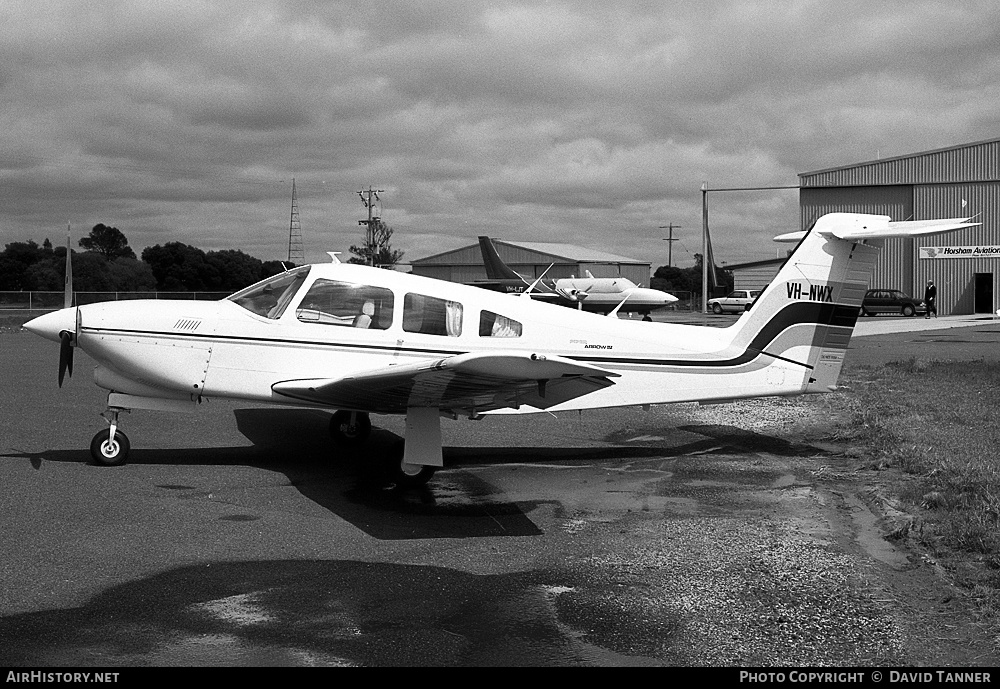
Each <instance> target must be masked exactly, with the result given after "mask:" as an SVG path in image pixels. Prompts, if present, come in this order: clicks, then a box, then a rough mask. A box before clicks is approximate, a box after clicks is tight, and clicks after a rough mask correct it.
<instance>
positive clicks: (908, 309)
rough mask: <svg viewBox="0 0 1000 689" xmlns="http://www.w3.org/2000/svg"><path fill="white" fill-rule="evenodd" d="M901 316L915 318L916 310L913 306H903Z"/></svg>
mask: <svg viewBox="0 0 1000 689" xmlns="http://www.w3.org/2000/svg"><path fill="white" fill-rule="evenodd" d="M903 315H904V316H906V317H907V318H909V317H910V316H915V315H917V310H916V309H915V308H913V304H903Z"/></svg>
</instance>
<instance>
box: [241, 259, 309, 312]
mask: <svg viewBox="0 0 1000 689" xmlns="http://www.w3.org/2000/svg"><path fill="white" fill-rule="evenodd" d="M307 275H309V266H303V267H302V268H296V269H295V270H291V271H288V272H285V273H279V274H278V275H275V276H273V277H270V278H268V279H267V280H263V281H261V282H258V283H257V284H255V285H251V286H250V287H247V288H246V289H244V290H240V291H239V292H237V293H235V294H233V295H230V296H228V297H226V299H228V300H229V301H232V302H235V303H236V304H239V305H240V306H242V307H243V308H244V309H246V310H247V311H252V312H253V313H255V314H257V315H258V316H263V317H264V318H271V319H277V318H281V314H283V313H284V312H285V309H286V308H287V307H288V304H289V303H290V302H291V301H292V297H294V296H295V293H296V292H298V291H299V288H300V287H301V286H302V283H303V282H304V281H305V279H306V276H307Z"/></svg>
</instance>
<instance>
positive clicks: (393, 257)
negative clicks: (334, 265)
mask: <svg viewBox="0 0 1000 689" xmlns="http://www.w3.org/2000/svg"><path fill="white" fill-rule="evenodd" d="M391 238H392V228H391V227H389V226H388V225H386V224H385V223H384V222H382V220H381V218H375V219H373V220H372V222H371V225H369V227H368V230H367V231H366V232H365V242H364V244H362V245H361V246H352V247H351V253H352V254H354V257H353V258H350V259H348V261H347V262H348V263H360V264H363V265H369V266H378V267H379V268H389V269H392V267H393V266H395V265H396V264H397V263H399V260H400V259H401V258H403V254H404V253H406V252H404V251H394V250H393V249H392V247H391V246H390V245H389V240H390V239H391Z"/></svg>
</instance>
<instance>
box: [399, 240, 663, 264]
mask: <svg viewBox="0 0 1000 689" xmlns="http://www.w3.org/2000/svg"><path fill="white" fill-rule="evenodd" d="M493 244H494V245H496V247H497V249H498V250H501V248H502V247H509V248H512V249H520V250H521V251H527V252H531V253H534V254H538V257H537V259H535V260H537V261H550V260H553V259H554V260H555V261H557V262H561V263H634V264H637V265H649V261H640V260H638V259H635V258H628V257H626V256H618V255H617V254H612V253H608V252H605V251H597V250H596V249H589V248H587V247H582V246H575V245H573V244H560V243H551V242H507V241H503V240H501V239H494V240H493ZM470 251H472V253H471V254H470V253H469V252H470ZM456 260H457V261H458V262H463V263H464V262H465V261H466V260H469V261H471V262H473V263H482V254H481V253H480V250H479V243H478V242H477V243H475V244H472V245H470V246H464V247H461V248H459V249H452V250H451V251H445V252H442V253H440V254H434V255H432V256H427V257H425V258H418V259H415V260H413V261H412V263H414V264H418V265H419V264H427V263H449V262H454V261H456Z"/></svg>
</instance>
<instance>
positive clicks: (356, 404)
mask: <svg viewBox="0 0 1000 689" xmlns="http://www.w3.org/2000/svg"><path fill="white" fill-rule="evenodd" d="M617 376H618V374H617V373H614V372H612V371H607V370H605V369H601V368H598V367H596V366H590V365H588V364H582V363H579V362H576V361H573V360H571V359H567V358H564V357H560V356H542V355H539V354H530V353H527V352H488V353H487V352H482V353H468V354H458V355H455V356H452V357H448V358H444V359H432V360H427V361H421V362H417V363H413V364H400V365H398V366H386V367H383V368H378V369H373V370H370V371H365V372H363V373H356V374H353V375H350V376H344V377H342V378H308V379H301V380H287V381H282V382H280V383H275V384H274V385H272V386H271V389H272V390H274V392H276V393H278V394H279V395H284V396H286V397H292V398H295V399H299V400H304V401H307V402H314V403H316V404H318V405H322V406H330V407H339V408H344V409H356V410H359V411H368V412H372V413H376V414H400V413H405V412H406V410H407V408H408V407H434V408H437V409H442V410H451V411H454V412H456V413H463V414H464V413H470V414H472V413H483V412H488V411H493V410H496V409H505V408H513V409H517V408H519V407H520V406H521V405H528V406H531V407H535V408H537V409H548V408H549V407H553V406H555V405H557V404H561V403H563V402H566V401H568V400H571V399H574V398H576V397H582V396H583V395H586V394H588V393H591V392H594V391H595V390H600V389H602V388H606V387H608V386H610V385H614V382H613V381H611V380H610V379H611V378H614V377H617Z"/></svg>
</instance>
